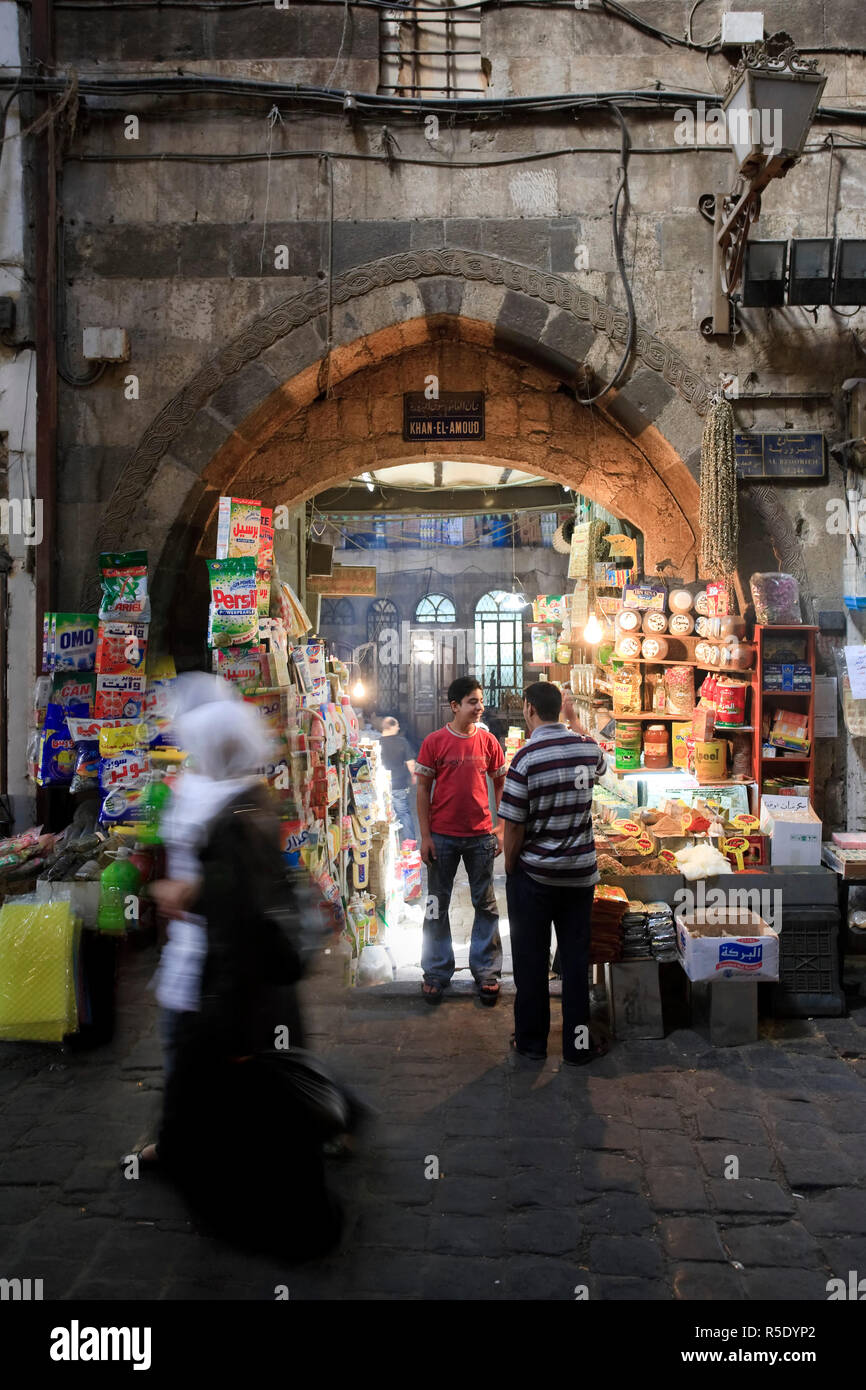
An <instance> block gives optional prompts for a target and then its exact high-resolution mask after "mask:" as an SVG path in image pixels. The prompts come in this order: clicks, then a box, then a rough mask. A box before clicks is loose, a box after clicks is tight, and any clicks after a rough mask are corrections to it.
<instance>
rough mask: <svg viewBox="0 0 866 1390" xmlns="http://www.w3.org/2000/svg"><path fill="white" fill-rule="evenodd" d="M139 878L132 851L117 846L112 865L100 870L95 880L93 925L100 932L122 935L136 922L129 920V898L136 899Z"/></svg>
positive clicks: (134, 917)
mask: <svg viewBox="0 0 866 1390" xmlns="http://www.w3.org/2000/svg"><path fill="white" fill-rule="evenodd" d="M140 886H141V874H140V873H139V871H138V869H137V868H136V866H135V864H133V862H132V851H131V850H129V849H127V848H125V847H124V846H121V848H120V849H119V850H117V852H116V855H115V858H114V862H113V863H112V864H109V866H108V868H107V869H103V871H102V877H101V878H100V880H99V911H98V913H97V916H96V925H97V927H98V928H99V930H100V931H104V932H114V933H116V934H118V935H122V934H123V933H124V932H125V931H126V929H127V927H128V926H130V924H132V925H135V923H136V922H137V921H138V916H137V903H136V914H135V915H134V916H132V917H131V916H129V915H128V911H129V909H130V907H131V904H130V902H129V899H130V898H137V897H138V890H139V888H140Z"/></svg>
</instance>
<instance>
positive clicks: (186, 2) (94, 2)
mask: <svg viewBox="0 0 866 1390" xmlns="http://www.w3.org/2000/svg"><path fill="white" fill-rule="evenodd" d="M306 3H307V4H316V5H319V6H322V7H324V8H333V7H335V6H336V5H343V4H345V3H347V0H306ZM699 3H700V0H695V4H694V5H693V6H692V10H691V13H690V15H689V20H688V26H687V30H686V34H685V36H682V35H677V34H670V33H667V32H666V31H665V30H664V29H659V28H658V27H657V26H656V25H655V24H651V23H650V22H649V20H646V19H643V18H642V17H641V16H639V15H637V14H635V13H634V11H633V10H629V9H627V8H626V6H625V5H620V4H618V3H616V0H598V10H599V11H601V12H604V13H606V14H607V15H609V16H611V17H613V18H616V19H619V20H621V22H622V23H623V24H626V25H627V26H629V27H630V28H633V29H637V30H638V31H639V32H640V33H642V34H646V35H648V36H649V37H650V38H654V39H657V40H659V42H661V43H664V44H665V45H666V46H667V47H676V48H687V49H691V50H692V51H694V52H697V53H706V52H719V51H721V44H720V42H719V39H720V38H721V34H719V35H717V36H716V38H714V39H713V40H711V41H710V42H708V43H698V42H696V40H695V39H694V38H693V36H692V18H693V16H694V13H695V10H696V9H697V7H698V4H699ZM348 5H350V6H351V7H352V8H353V9H371V10H379V11H393V10H395V9H398V10H399V9H401V8H403V6H402V5H401V3H400V0H397V3H395V0H348ZM274 7H275V0H150V4H148V5H146V4H145V3H143V0H55V3H54V6H53V8H54V9H55V10H72V11H86V10H97V11H98V10H136V11H139V12H140V11H141V10H143V9H145V8H149V9H158V10H204V11H210V12H213V11H219V10H226V11H228V10H251V9H273V8H274ZM277 8H282V9H288V8H289V4H288V3H284V4H282V5H281V6H278V7H277ZM406 8H407V9H410V10H411V13H413V14H433V15H438V16H447V15H451V14H462V15H466V13H467V11H468V10H479V11H483V10H489V9H493V10H495V11H496V12H497V13H499V12H501V11H502V10H509V9H514V10H517V9H528V10H573V9H574V0H475V3H474V4H468V5H429V4H426V5H425V4H420V5H417V6H411V7H409V6H407V7H406ZM597 12H598V11H596V10H595V7H593V9H592V10H591V11H589V13H597ZM799 51H800V52H801V53H844V54H852V55H854V56H857V55H862V54H864V53H866V49H862V48H850V47H842V46H834V45H824V46H822V47H819V48H801V49H800V50H799Z"/></svg>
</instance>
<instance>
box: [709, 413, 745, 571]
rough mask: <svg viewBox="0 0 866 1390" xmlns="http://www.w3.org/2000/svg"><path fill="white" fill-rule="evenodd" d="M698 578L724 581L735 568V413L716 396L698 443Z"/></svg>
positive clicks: (736, 526) (737, 531)
mask: <svg viewBox="0 0 866 1390" xmlns="http://www.w3.org/2000/svg"><path fill="white" fill-rule="evenodd" d="M700 523H701V560H700V564H701V575H702V576H703V577H704V578H705V579H726V578H727V577H728V575H731V574H733V573H734V571H735V569H736V568H737V543H738V538H739V520H738V517H737V465H736V461H735V459H734V412H733V410H732V409H731V403H730V401H727V400H725V398H724V397H723V396H719V397H717V398H716V399H715V400H714V401H713V403H712V404H711V406H710V408H709V411H708V412H707V422H706V425H705V426H704V437H703V440H702V442H701V515H700Z"/></svg>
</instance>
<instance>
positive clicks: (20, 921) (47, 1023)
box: [0, 899, 79, 1042]
mask: <svg viewBox="0 0 866 1390" xmlns="http://www.w3.org/2000/svg"><path fill="white" fill-rule="evenodd" d="M78 939H79V923H78V920H77V918H76V917H75V916H74V915H73V913H72V909H71V905H70V903H69V902H48V903H31V902H22V901H21V900H19V899H10V900H9V901H8V902H6V903H5V904H4V905H3V907H2V908H0V1039H3V1040H5V1041H16V1042H62V1040H63V1038H64V1037H65V1036H66V1034H67V1033H74V1032H77V1030H78V1007H77V1002H76V992H75V976H76V955H77V949H78Z"/></svg>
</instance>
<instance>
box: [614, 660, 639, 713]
mask: <svg viewBox="0 0 866 1390" xmlns="http://www.w3.org/2000/svg"><path fill="white" fill-rule="evenodd" d="M640 702H641V673H640V670H635V669H634V667H628V666H623V667H622V668H621V669H620V670H619V671H617V673H616V675H615V676H614V678H613V712H614V714H640V712H641V703H640Z"/></svg>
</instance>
